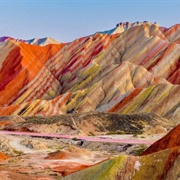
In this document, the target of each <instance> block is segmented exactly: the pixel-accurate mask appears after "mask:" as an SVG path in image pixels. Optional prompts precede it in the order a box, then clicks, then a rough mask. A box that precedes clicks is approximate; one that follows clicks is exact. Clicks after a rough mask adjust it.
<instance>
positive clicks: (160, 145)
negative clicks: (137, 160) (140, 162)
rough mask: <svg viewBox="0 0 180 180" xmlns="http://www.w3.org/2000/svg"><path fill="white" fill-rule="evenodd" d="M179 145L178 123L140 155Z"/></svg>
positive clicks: (179, 129) (179, 127) (179, 131)
mask: <svg viewBox="0 0 180 180" xmlns="http://www.w3.org/2000/svg"><path fill="white" fill-rule="evenodd" d="M177 146H180V124H179V125H178V126H176V127H175V128H174V129H172V130H171V131H170V132H169V133H168V134H167V135H166V136H164V137H163V138H161V139H160V140H158V141H156V142H155V143H154V144H152V145H151V146H150V147H149V148H147V149H146V150H145V151H144V152H143V153H142V155H147V154H151V153H155V152H158V151H161V150H164V149H168V148H174V147H177Z"/></svg>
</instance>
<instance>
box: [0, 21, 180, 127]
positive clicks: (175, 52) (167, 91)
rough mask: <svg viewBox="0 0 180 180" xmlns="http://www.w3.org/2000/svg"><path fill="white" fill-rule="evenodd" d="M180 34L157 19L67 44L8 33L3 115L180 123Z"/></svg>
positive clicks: (0, 103)
mask: <svg viewBox="0 0 180 180" xmlns="http://www.w3.org/2000/svg"><path fill="white" fill-rule="evenodd" d="M179 38H180V25H174V26H172V27H171V28H164V27H159V26H158V24H157V23H155V24H151V23H150V22H143V23H140V22H137V23H133V24H131V23H120V24H118V25H117V27H116V28H115V29H114V30H113V31H106V32H100V33H95V34H94V35H91V36H87V37H83V38H80V39H77V40H75V41H73V42H70V43H66V44H65V43H64V44H63V43H61V44H49V45H46V46H37V45H32V44H27V43H26V42H23V41H15V40H13V39H12V38H4V39H3V38H1V41H2V42H1V43H0V55H1V56H0V81H1V85H0V115H12V114H18V115H23V116H32V115H45V116H49V115H56V114H64V113H65V114H66V113H72V112H89V111H105V112H118V113H123V114H125V113H136V112H154V113H156V114H158V115H160V116H163V117H165V118H168V119H170V120H172V121H174V124H177V123H178V122H177V119H179V117H180V114H179V112H180V111H179V102H180V99H179V98H180V97H179V93H180V88H179V83H180V75H179V64H180V61H179V60H180V44H179V42H180V41H179ZM45 41H46V40H45ZM32 42H34V41H32ZM47 43H48V41H47ZM50 43H51V42H50ZM35 44H36V43H35ZM37 44H38V43H37ZM112 77H113V78H112ZM167 104H168V105H167Z"/></svg>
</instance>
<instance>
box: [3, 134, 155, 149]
mask: <svg viewBox="0 0 180 180" xmlns="http://www.w3.org/2000/svg"><path fill="white" fill-rule="evenodd" d="M0 134H9V135H21V136H37V137H51V138H65V139H72V138H76V139H79V140H85V141H91V142H109V143H124V144H147V145H150V144H152V143H154V141H151V140H139V139H137V140H133V139H111V138H107V137H89V136H70V135H61V134H45V133H29V132H15V131H0ZM17 144H19V143H18V140H17V142H15V143H14V145H15V146H19V145H17ZM19 147H20V146H19ZM23 147H24V146H23ZM27 149H28V148H27Z"/></svg>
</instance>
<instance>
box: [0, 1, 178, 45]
mask: <svg viewBox="0 0 180 180" xmlns="http://www.w3.org/2000/svg"><path fill="white" fill-rule="evenodd" d="M0 6H1V7H2V8H1V16H0V37H1V36H11V37H14V38H18V39H24V40H27V39H32V38H44V37H51V38H54V39H56V40H59V41H61V42H68V41H73V40H74V39H77V38H79V37H83V36H87V35H90V34H94V33H95V32H98V31H105V30H110V29H113V28H114V27H115V26H116V24H117V23H119V22H132V23H133V22H136V21H150V22H152V23H154V22H158V24H159V25H160V26H165V27H170V26H172V25H174V24H178V23H179V22H180V17H179V7H180V2H179V1H178V0H174V1H168V0H157V1H155V0H152V1H149V0H148V1H142V0H137V1H135V0H126V1H125V0H122V1H121V0H119V1H117V0H104V1H103V0H99V1H98V0H87V1H83V0H74V1H73V0H69V1H68V0H67V1H65V0H61V1H58V0H52V1H50V0H44V1H43V0H32V1H29V0H27V1H22V0H15V1H12V0H6V1H0Z"/></svg>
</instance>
